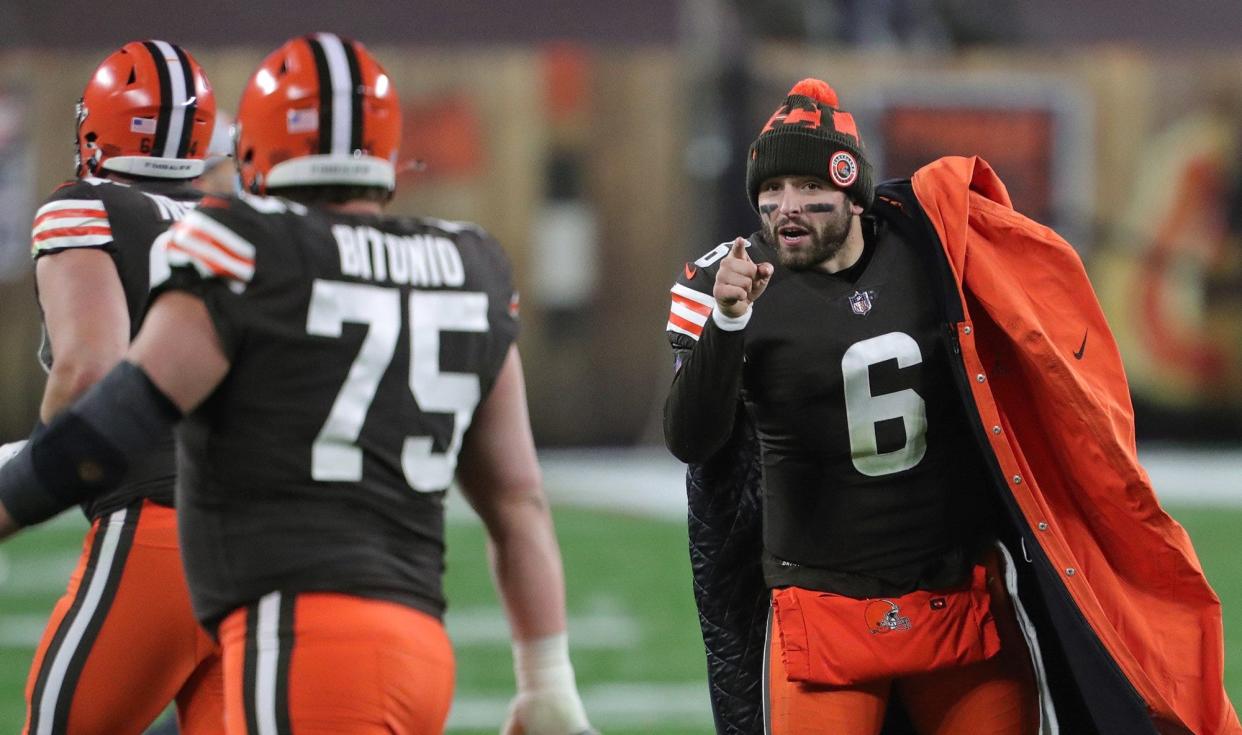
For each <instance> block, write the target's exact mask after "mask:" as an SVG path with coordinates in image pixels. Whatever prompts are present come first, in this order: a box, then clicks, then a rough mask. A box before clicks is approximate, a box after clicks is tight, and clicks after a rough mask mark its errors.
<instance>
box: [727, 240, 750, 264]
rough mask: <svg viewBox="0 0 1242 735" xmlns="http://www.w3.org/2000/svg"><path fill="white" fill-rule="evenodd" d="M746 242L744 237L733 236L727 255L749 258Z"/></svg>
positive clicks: (743, 258)
mask: <svg viewBox="0 0 1242 735" xmlns="http://www.w3.org/2000/svg"><path fill="white" fill-rule="evenodd" d="M746 244H747V243H746V238H744V237H739V238H735V239H734V240H733V247H732V248H730V249H729V257H731V258H741V259H742V260H750V255H749V254H748V253H747V252H746Z"/></svg>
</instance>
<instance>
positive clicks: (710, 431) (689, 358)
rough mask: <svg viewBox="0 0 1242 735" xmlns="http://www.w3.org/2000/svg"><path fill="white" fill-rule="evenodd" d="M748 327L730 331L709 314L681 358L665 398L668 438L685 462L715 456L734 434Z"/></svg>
mask: <svg viewBox="0 0 1242 735" xmlns="http://www.w3.org/2000/svg"><path fill="white" fill-rule="evenodd" d="M745 332H746V330H745V329H742V330H738V331H736V332H726V331H725V330H723V329H721V328H720V327H718V326H717V325H716V322H715V321H714V320H712V319H710V318H709V319H708V320H707V323H706V324H705V325H704V327H703V334H702V336H701V337H700V338H699V340H698V342H696V343H694V346H693V347H692V348H690V349H688V350H684V351H682V350H678V354H677V358H678V361H679V362H680V363H681V364H680V366H679V368H678V370H677V374H676V375H674V376H673V385H672V387H671V388H670V389H669V393H668V399H667V400H666V401H665V403H664V443H665V444H666V445H667V446H668V449H669V451H670V452H672V453H673V456H674V457H677V459H680V460H681V461H683V462H686V463H697V462H704V461H706V460H708V459H710V458H711V456H712V455H713V454H715V453H716V451H717V450H719V449H720V448H721V447H722V446H724V444H725V442H727V441H728V439H729V436H730V435H731V434H732V433H733V421H734V418H735V416H736V415H737V404H738V401H739V400H740V399H741V393H742V356H743V354H744V353H743V348H744V347H745V344H746V342H745V336H744V335H745Z"/></svg>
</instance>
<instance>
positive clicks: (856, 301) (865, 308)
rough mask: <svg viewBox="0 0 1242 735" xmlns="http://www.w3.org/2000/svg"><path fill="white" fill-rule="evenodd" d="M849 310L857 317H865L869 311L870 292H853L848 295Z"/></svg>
mask: <svg viewBox="0 0 1242 735" xmlns="http://www.w3.org/2000/svg"><path fill="white" fill-rule="evenodd" d="M850 308H851V309H853V310H854V313H855V314H857V315H859V316H867V312H869V311H871V292H870V291H855V292H854V293H853V294H851V295H850Z"/></svg>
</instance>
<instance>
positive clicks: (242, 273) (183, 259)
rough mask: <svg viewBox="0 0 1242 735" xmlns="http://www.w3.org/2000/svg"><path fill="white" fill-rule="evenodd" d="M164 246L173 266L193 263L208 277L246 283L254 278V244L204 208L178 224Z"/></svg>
mask: <svg viewBox="0 0 1242 735" xmlns="http://www.w3.org/2000/svg"><path fill="white" fill-rule="evenodd" d="M164 247H165V252H166V253H167V257H168V265H169V266H170V267H174V268H175V267H177V266H193V267H194V269H195V270H197V271H198V272H199V275H201V276H203V277H204V278H213V277H214V278H223V279H225V280H227V281H231V282H233V283H237V284H240V285H241V286H242V287H244V286H245V284H247V283H249V282H250V280H251V279H252V278H254V257H255V248H254V245H253V244H251V243H250V241H248V240H246V239H245V238H244V237H242V236H241V235H238V234H237V233H236V232H234V231H233V230H231V229H229V228H228V227H226V226H225V225H223V224H221V223H220V222H218V221H216V220H214V219H212V218H211V217H209V216H207V215H206V214H204V213H203V212H202V211H201V210H194V211H192V212H190V213H189V214H187V215H186V217H185V219H183V220H181V221H180V222H178V223H177V224H176V225H174V226H173V228H172V230H171V231H170V233H169V237H168V239H167V242H166V243H165V246H164Z"/></svg>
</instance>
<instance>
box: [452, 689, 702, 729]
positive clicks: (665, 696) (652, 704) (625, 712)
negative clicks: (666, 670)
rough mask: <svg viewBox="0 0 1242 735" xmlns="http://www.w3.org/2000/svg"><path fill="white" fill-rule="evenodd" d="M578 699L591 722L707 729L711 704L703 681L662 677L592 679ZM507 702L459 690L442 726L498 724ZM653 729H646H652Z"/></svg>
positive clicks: (606, 726)
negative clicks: (614, 680) (599, 681)
mask: <svg viewBox="0 0 1242 735" xmlns="http://www.w3.org/2000/svg"><path fill="white" fill-rule="evenodd" d="M582 703H583V704H584V705H585V707H586V711H587V712H588V713H589V714H590V717H591V724H592V725H594V726H595V727H597V728H599V729H600V730H601V731H603V732H607V731H608V730H609V729H610V728H618V727H624V728H628V729H637V728H656V727H659V728H660V730H659V731H666V728H669V727H686V728H695V729H696V730H697V731H700V732H710V731H711V723H712V717H711V704H710V703H709V701H708V699H707V684H706V683H705V682H704V683H688V682H668V683H654V682H648V683H643V684H625V683H617V684H598V685H595V686H589V687H585V688H584V689H583V690H582ZM508 708H509V697H508V696H507V695H503V696H488V695H479V694H470V693H468V692H463V693H459V694H458V695H457V696H455V697H454V698H453V709H452V711H451V712H450V713H449V720H448V731H449V732H452V731H454V730H499V729H500V725H501V724H502V723H503V722H504V721H505V715H506V713H507V712H508ZM656 731H657V730H654V729H653V730H652V732H656Z"/></svg>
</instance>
